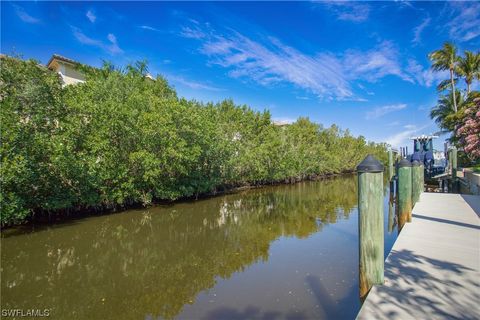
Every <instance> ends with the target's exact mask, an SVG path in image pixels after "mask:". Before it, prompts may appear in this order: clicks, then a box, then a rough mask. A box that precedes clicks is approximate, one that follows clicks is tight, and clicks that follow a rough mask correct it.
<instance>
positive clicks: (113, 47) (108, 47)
mask: <svg viewBox="0 0 480 320" xmlns="http://www.w3.org/2000/svg"><path fill="white" fill-rule="evenodd" d="M72 31H73V35H74V36H75V38H77V40H78V41H79V42H80V43H82V44H86V45H89V46H94V47H98V48H100V49H102V50H105V51H106V52H108V53H109V54H111V55H115V54H118V53H122V52H123V50H122V49H121V48H120V47H119V46H118V42H117V38H116V37H115V35H114V34H112V33H109V34H108V36H107V39H108V40H109V42H110V43H105V42H103V41H101V40H97V39H93V38H90V37H88V36H87V35H85V34H84V33H83V32H82V30H80V29H79V28H76V27H72Z"/></svg>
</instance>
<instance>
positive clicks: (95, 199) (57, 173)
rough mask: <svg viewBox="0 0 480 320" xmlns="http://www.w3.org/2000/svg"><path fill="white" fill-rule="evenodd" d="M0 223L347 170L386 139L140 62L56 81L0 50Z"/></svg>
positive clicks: (378, 150) (381, 152)
mask: <svg viewBox="0 0 480 320" xmlns="http://www.w3.org/2000/svg"><path fill="white" fill-rule="evenodd" d="M0 69H1V74H0V81H1V82H0V85H1V93H0V94H1V123H2V126H1V134H2V137H1V139H2V145H1V157H2V167H1V179H2V192H1V199H0V201H1V206H2V214H1V222H2V224H10V223H17V222H20V221H23V220H25V219H26V218H28V217H29V216H31V215H32V214H36V213H58V212H60V213H62V212H69V211H72V210H80V209H85V208H90V209H92V208H94V209H108V208H116V207H121V206H124V205H130V204H135V203H143V204H148V203H150V202H151V201H153V200H175V199H178V198H182V197H191V196H198V195H200V194H205V193H215V192H217V191H220V190H223V189H228V188H231V187H235V186H242V185H251V184H267V183H273V182H283V181H285V182H290V181H298V180H302V179H307V178H313V177H316V176H318V175H324V174H334V173H341V172H345V171H351V170H353V169H354V168H355V166H356V164H358V163H359V162H360V160H361V159H362V158H363V157H365V155H366V154H368V153H372V154H374V155H376V156H377V157H378V158H380V159H381V160H382V161H385V159H386V153H385V145H383V144H374V143H367V142H366V141H365V139H364V138H363V137H358V138H356V137H353V136H351V135H350V134H349V132H348V131H341V130H340V129H339V128H338V127H336V126H332V127H331V128H322V127H321V126H320V125H318V124H315V123H312V122H311V121H309V120H308V119H307V118H300V119H298V120H297V121H296V122H295V123H293V124H291V125H287V126H277V125H274V124H273V122H272V120H271V117H270V114H269V112H268V111H264V112H257V111H254V110H252V109H250V108H248V107H247V106H237V105H235V104H234V103H233V101H231V100H225V101H222V102H220V103H216V104H213V103H208V104H204V103H200V102H197V101H187V100H185V99H180V98H178V97H177V95H176V93H175V91H174V90H173V89H172V88H171V87H170V86H169V85H168V83H167V82H166V81H165V80H164V79H163V78H161V77H159V78H157V79H156V80H151V79H149V78H148V77H146V76H145V75H146V65H145V64H143V63H138V64H137V65H135V66H129V67H127V68H126V69H125V70H118V69H114V68H112V67H111V66H110V65H105V67H104V68H103V69H100V70H98V69H93V70H92V69H89V68H84V70H83V71H84V72H85V73H86V76H87V81H86V83H84V84H78V85H72V86H67V87H65V88H62V87H61V84H60V79H59V78H58V76H57V74H55V73H53V72H51V71H49V70H47V69H45V68H43V67H41V66H39V65H38V64H37V63H36V62H35V61H22V60H18V59H13V58H5V57H4V58H2V59H1V65H0Z"/></svg>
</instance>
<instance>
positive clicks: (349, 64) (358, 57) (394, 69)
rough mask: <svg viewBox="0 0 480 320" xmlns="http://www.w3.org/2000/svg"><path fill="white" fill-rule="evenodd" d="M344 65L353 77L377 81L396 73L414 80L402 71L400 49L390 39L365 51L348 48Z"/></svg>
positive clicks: (404, 78)
mask: <svg viewBox="0 0 480 320" xmlns="http://www.w3.org/2000/svg"><path fill="white" fill-rule="evenodd" d="M343 66H344V68H345V74H348V75H349V77H350V78H352V79H364V80H367V81H370V82H375V81H377V80H378V79H381V78H383V77H385V76H387V75H394V76H397V77H399V78H401V79H402V80H405V81H409V82H413V80H412V78H411V77H410V76H409V75H407V74H406V73H405V72H403V71H402V67H401V64H400V61H399V54H398V51H397V50H396V48H395V47H394V45H393V44H392V43H391V42H390V41H383V42H382V43H380V44H379V45H378V46H377V47H376V48H374V49H371V50H368V51H365V52H363V51H358V50H348V51H347V52H346V54H345V56H344V59H343Z"/></svg>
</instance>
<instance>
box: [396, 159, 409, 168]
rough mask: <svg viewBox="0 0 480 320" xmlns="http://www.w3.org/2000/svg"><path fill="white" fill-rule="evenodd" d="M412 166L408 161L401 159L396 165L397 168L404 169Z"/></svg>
mask: <svg viewBox="0 0 480 320" xmlns="http://www.w3.org/2000/svg"><path fill="white" fill-rule="evenodd" d="M411 166H412V164H411V163H410V161H408V160H407V159H405V158H403V159H402V160H400V162H399V163H398V167H399V168H405V167H411Z"/></svg>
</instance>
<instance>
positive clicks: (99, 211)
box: [0, 171, 355, 234]
mask: <svg viewBox="0 0 480 320" xmlns="http://www.w3.org/2000/svg"><path fill="white" fill-rule="evenodd" d="M354 173H355V171H345V172H342V173H331V174H323V175H315V176H310V177H305V178H303V179H284V180H279V181H273V182H268V183H259V184H248V185H242V186H236V187H227V188H225V189H223V190H218V191H214V192H209V193H203V194H198V195H196V196H188V197H181V198H178V199H175V200H156V201H152V202H151V203H150V204H148V205H143V204H141V203H134V204H126V205H121V206H120V205H119V206H116V207H113V208H103V207H99V208H81V209H80V208H76V209H64V210H58V211H56V212H52V213H47V212H45V211H43V212H42V211H40V212H38V213H34V214H33V215H32V216H30V217H29V218H28V219H26V220H25V221H23V222H20V223H16V224H9V225H4V226H2V227H1V232H0V234H2V233H3V231H6V230H12V229H15V228H22V229H23V228H32V230H34V229H35V227H48V226H55V225H61V224H64V223H68V222H72V221H76V220H82V219H85V218H90V217H99V216H105V215H112V214H121V213H122V212H124V211H127V210H134V209H142V208H144V209H146V208H149V207H154V206H161V205H175V204H178V203H187V202H195V201H199V200H205V199H209V198H214V197H217V196H222V195H228V194H234V193H238V192H241V191H247V190H253V189H260V188H264V187H270V186H272V187H274V186H282V185H294V184H297V183H300V182H305V181H320V180H328V179H333V178H337V177H340V176H347V175H352V174H354Z"/></svg>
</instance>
